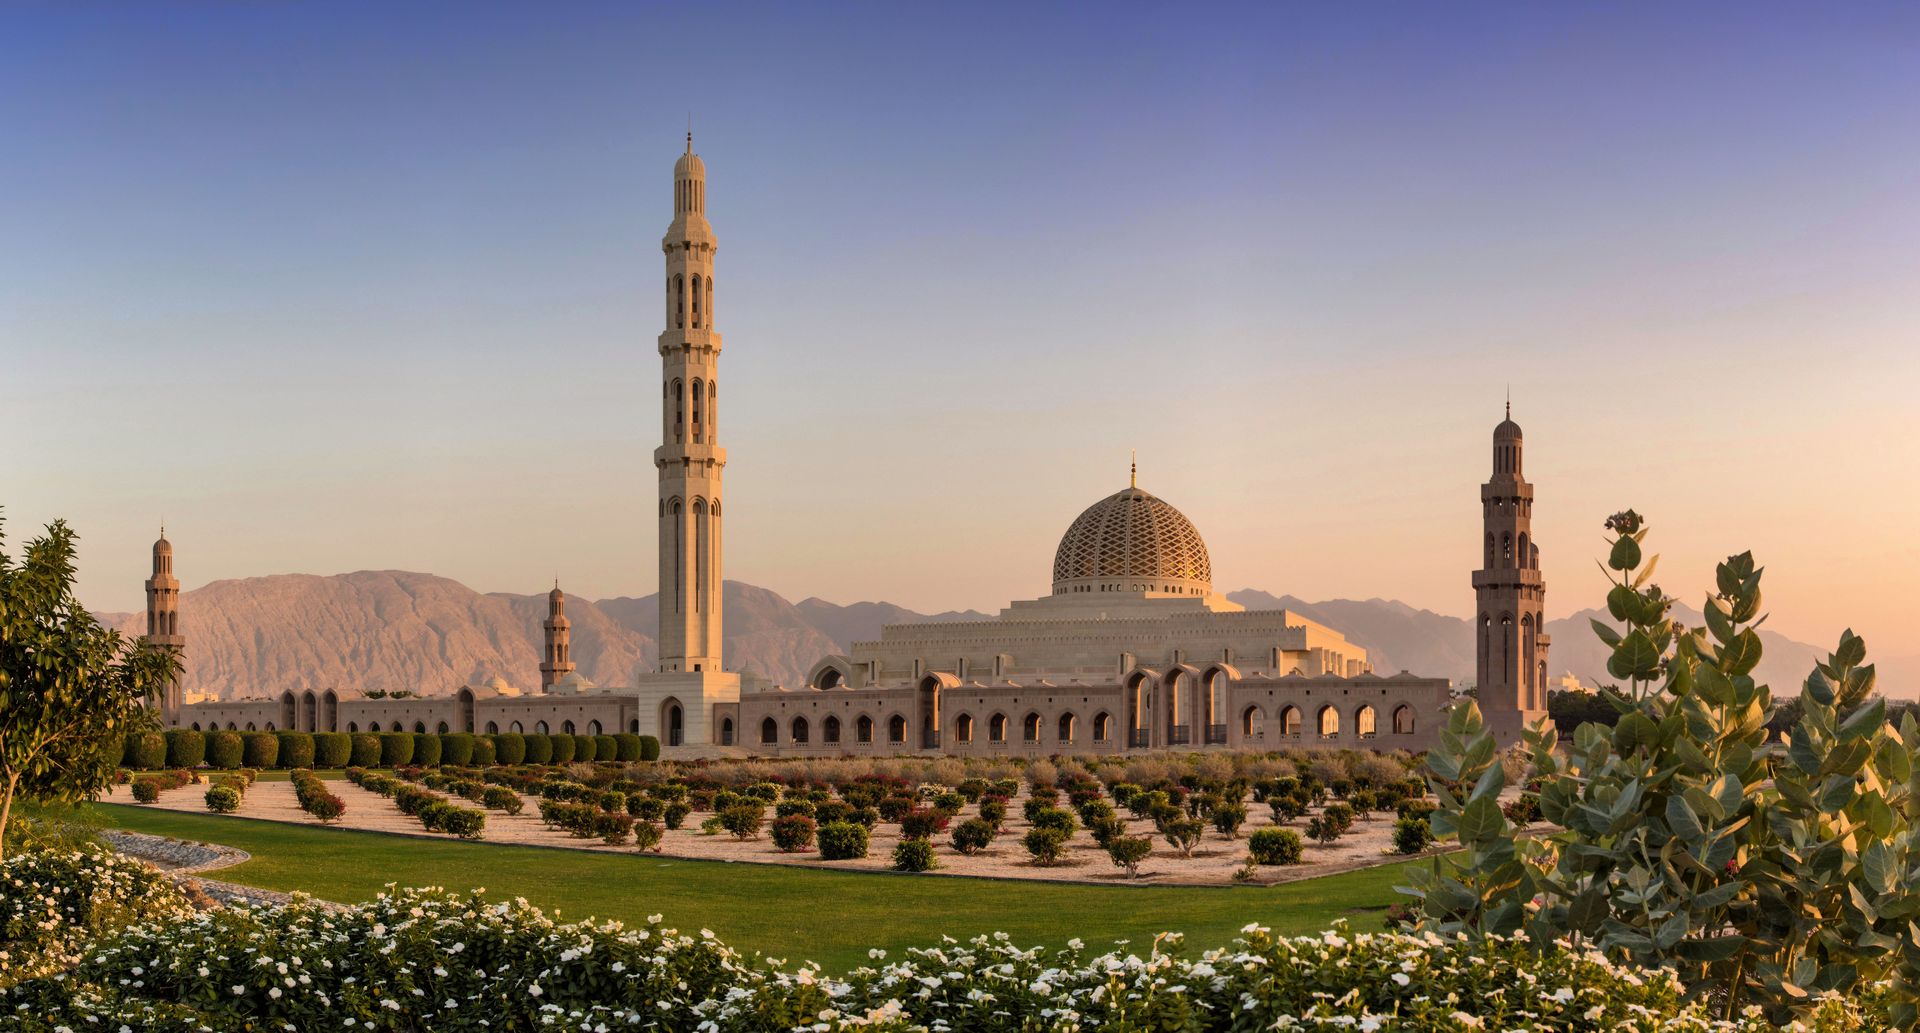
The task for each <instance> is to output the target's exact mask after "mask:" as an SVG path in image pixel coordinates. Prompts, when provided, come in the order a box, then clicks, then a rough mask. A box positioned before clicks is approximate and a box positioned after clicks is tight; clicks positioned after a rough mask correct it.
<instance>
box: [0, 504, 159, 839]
mask: <svg viewBox="0 0 1920 1033" xmlns="http://www.w3.org/2000/svg"><path fill="white" fill-rule="evenodd" d="M75 537H76V536H75V535H74V533H73V530H72V529H71V528H69V527H68V526H67V524H66V521H64V520H56V521H54V522H53V523H52V524H49V525H48V526H47V533H46V535H44V536H43V537H40V538H35V539H33V540H32V541H29V542H28V543H27V548H26V551H25V553H24V554H23V555H22V557H21V560H20V562H19V563H18V564H15V562H14V561H13V559H12V557H10V556H8V555H7V554H6V552H5V551H4V550H0V855H4V851H5V846H4V844H5V837H6V830H7V822H8V821H9V820H10V819H11V817H12V815H13V803H14V800H15V799H24V800H33V801H36V802H56V803H72V802H75V801H78V800H81V799H87V798H91V797H92V796H93V795H94V794H96V793H98V792H99V791H100V790H101V789H102V788H105V787H106V786H107V785H108V784H109V783H110V782H111V781H112V779H113V772H114V766H115V765H116V764H117V763H118V762H119V760H120V748H119V747H120V740H121V738H122V737H123V736H125V735H126V734H127V733H128V732H129V731H132V730H135V729H137V728H141V727H145V725H146V724H147V722H149V721H150V720H151V718H150V717H149V715H148V712H147V710H146V702H147V700H148V699H149V698H150V697H154V696H157V695H158V694H159V692H160V690H161V688H162V687H163V686H165V685H166V684H167V682H168V681H169V680H171V679H172V678H174V677H175V676H176V675H177V674H178V673H179V670H180V661H179V658H178V657H176V656H174V654H173V652H172V651H171V650H167V649H161V648H158V647H155V646H152V645H150V644H148V643H147V641H146V640H145V639H140V640H137V641H135V642H132V643H129V642H127V641H125V640H124V639H123V638H122V636H121V635H120V633H119V632H117V631H114V630H112V629H110V628H106V627H103V626H102V625H101V624H100V622H99V621H97V620H95V619H94V617H93V614H91V613H89V612H87V609H86V607H84V606H81V605H80V602H79V600H77V599H75V598H74V596H73V579H74V541H75ZM4 542H5V537H4V533H0V544H4Z"/></svg>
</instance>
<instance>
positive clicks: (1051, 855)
mask: <svg viewBox="0 0 1920 1033" xmlns="http://www.w3.org/2000/svg"><path fill="white" fill-rule="evenodd" d="M1020 845H1021V846H1024V847H1026V848H1027V853H1028V854H1031V855H1032V856H1033V863H1034V864H1037V865H1053V864H1058V863H1060V859H1061V858H1062V857H1064V856H1066V852H1067V833H1065V832H1063V831H1061V830H1060V829H1058V828H1044V827H1036V828H1034V829H1032V830H1030V831H1028V833H1027V834H1026V835H1025V836H1023V837H1022V838H1021V840H1020Z"/></svg>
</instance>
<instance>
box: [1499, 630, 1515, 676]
mask: <svg viewBox="0 0 1920 1033" xmlns="http://www.w3.org/2000/svg"><path fill="white" fill-rule="evenodd" d="M1500 684H1502V685H1512V684H1513V614H1511V613H1503V614H1501V615H1500Z"/></svg>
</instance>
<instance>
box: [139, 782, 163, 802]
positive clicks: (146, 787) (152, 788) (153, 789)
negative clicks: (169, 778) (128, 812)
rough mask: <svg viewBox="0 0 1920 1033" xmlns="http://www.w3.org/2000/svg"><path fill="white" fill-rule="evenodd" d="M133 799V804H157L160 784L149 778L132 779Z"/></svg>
mask: <svg viewBox="0 0 1920 1033" xmlns="http://www.w3.org/2000/svg"><path fill="white" fill-rule="evenodd" d="M133 799H134V802H135V803H158V802H159V801H160V783H158V782H156V781H154V780H153V779H151V778H136V779H134V780H133Z"/></svg>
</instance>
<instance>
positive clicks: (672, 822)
mask: <svg viewBox="0 0 1920 1033" xmlns="http://www.w3.org/2000/svg"><path fill="white" fill-rule="evenodd" d="M691 813H693V805H692V804H690V803H688V802H686V801H685V800H672V801H669V802H668V803H667V809H666V811H665V812H664V813H663V814H662V815H661V818H663V819H664V820H665V821H666V823H667V827H668V828H670V829H677V828H679V827H680V826H681V825H682V824H684V823H685V822H686V820H687V815H689V814H691Z"/></svg>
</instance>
